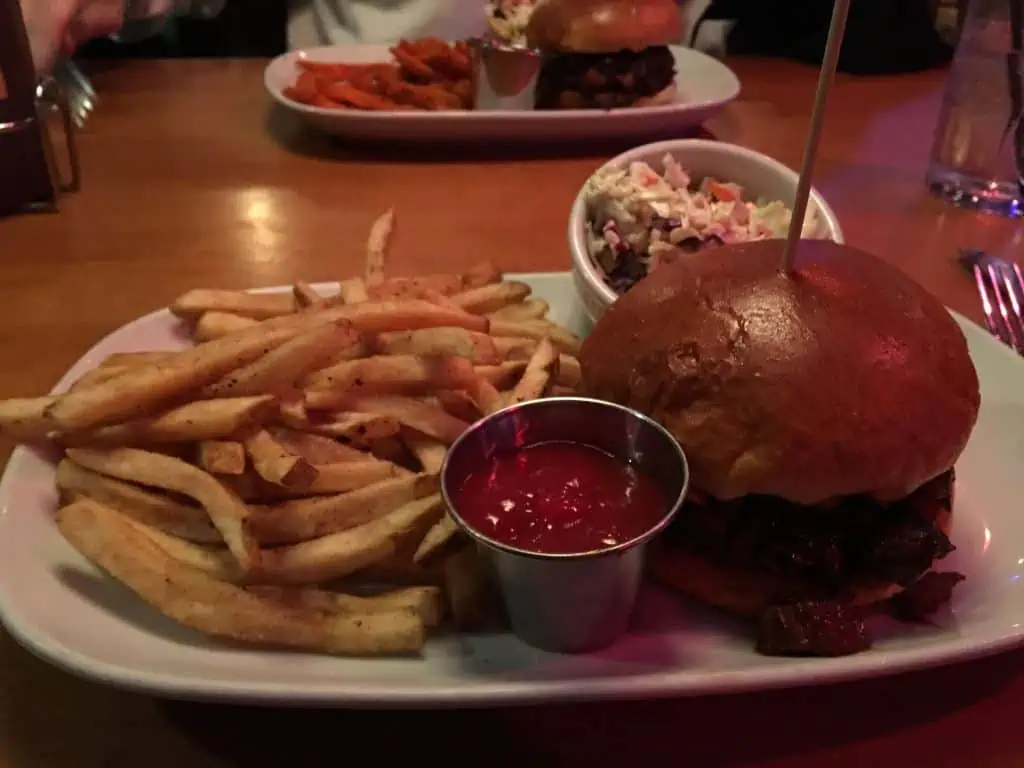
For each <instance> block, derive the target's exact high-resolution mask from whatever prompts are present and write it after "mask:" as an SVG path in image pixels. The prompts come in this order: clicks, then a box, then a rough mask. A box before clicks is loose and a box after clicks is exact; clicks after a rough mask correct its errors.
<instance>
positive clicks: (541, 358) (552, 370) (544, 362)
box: [509, 339, 559, 403]
mask: <svg viewBox="0 0 1024 768" xmlns="http://www.w3.org/2000/svg"><path fill="white" fill-rule="evenodd" d="M558 361H559V355H558V350H557V349H555V345H554V344H552V343H551V342H550V341H549V340H548V339H544V340H542V341H541V342H540V344H538V345H537V349H536V350H535V351H534V353H533V356H532V357H531V358H530V361H529V362H528V363H527V364H526V370H525V371H523V376H522V378H521V379H519V383H518V384H516V385H515V387H513V389H512V392H511V394H510V397H509V402H510V403H523V402H526V401H527V400H537V399H539V398H541V397H544V395H545V394H549V393H550V391H551V387H552V386H553V385H554V383H555V380H556V378H557V376H558Z"/></svg>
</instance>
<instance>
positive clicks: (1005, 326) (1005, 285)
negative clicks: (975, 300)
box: [974, 262, 1024, 354]
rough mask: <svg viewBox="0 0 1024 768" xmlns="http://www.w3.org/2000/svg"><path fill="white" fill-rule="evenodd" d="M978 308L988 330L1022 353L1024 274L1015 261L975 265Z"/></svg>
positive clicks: (1023, 351) (1023, 345) (1023, 346)
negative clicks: (980, 309) (1013, 262)
mask: <svg viewBox="0 0 1024 768" xmlns="http://www.w3.org/2000/svg"><path fill="white" fill-rule="evenodd" d="M974 280H975V282H977V284H978V295H979V296H981V307H982V310H983V311H984V313H985V324H986V325H987V326H988V329H989V331H990V332H991V333H992V335H993V336H995V337H996V338H997V339H999V340H1000V341H1002V342H1003V343H1004V344H1007V345H1008V346H1010V347H1012V348H1013V349H1014V350H1016V352H1017V353H1018V354H1024V316H1022V314H1021V312H1022V297H1024V277H1022V275H1021V271H1020V267H1018V266H1017V265H1016V264H1007V265H1006V266H1002V265H997V264H993V263H991V262H990V263H988V264H985V265H982V264H975V265H974Z"/></svg>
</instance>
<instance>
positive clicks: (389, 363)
mask: <svg viewBox="0 0 1024 768" xmlns="http://www.w3.org/2000/svg"><path fill="white" fill-rule="evenodd" d="M474 376H475V373H474V371H473V364H472V363H471V362H470V361H469V360H467V359H466V358H464V357H456V356H445V355H422V356H417V355H377V356H373V357H366V358H363V359H361V360H346V361H344V362H340V363H337V364H335V365H333V366H331V367H330V368H325V369H323V370H320V371H317V372H315V373H313V374H311V375H309V376H307V377H306V379H305V381H304V382H303V385H304V386H305V387H307V388H308V389H329V390H334V391H337V390H351V391H358V392H365V393H373V394H389V393H390V394H414V395H415V394H425V393H428V392H430V391H432V390H435V389H460V388H461V387H463V386H465V385H466V384H467V383H468V382H470V381H471V380H472V379H473V377H474ZM307 405H308V403H307Z"/></svg>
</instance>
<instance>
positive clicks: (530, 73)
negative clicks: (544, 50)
mask: <svg viewBox="0 0 1024 768" xmlns="http://www.w3.org/2000/svg"><path fill="white" fill-rule="evenodd" d="M470 50H471V51H472V54H473V89H474V102H473V104H474V108H475V109H477V110H492V111H494V110H532V109H533V108H534V102H535V101H536V89H537V76H538V75H539V74H540V68H541V64H542V63H543V57H542V55H541V53H540V52H539V51H535V50H532V49H530V48H524V47H522V46H515V45H509V44H508V43H504V42H502V41H500V40H490V39H487V38H475V39H473V40H471V41H470Z"/></svg>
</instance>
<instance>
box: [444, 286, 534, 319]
mask: <svg viewBox="0 0 1024 768" xmlns="http://www.w3.org/2000/svg"><path fill="white" fill-rule="evenodd" d="M530 291H531V289H530V286H528V285H527V284H526V283H519V282H507V283H489V284H488V285H483V286H481V287H479V288H470V289H469V290H468V291H463V292H462V293H457V294H455V295H454V296H452V297H451V298H452V303H453V304H455V306H457V307H460V308H461V309H464V310H466V311H467V312H474V313H476V314H487V313H488V312H495V311H497V310H499V309H501V308H503V307H507V306H509V305H510V304H517V303H519V302H521V301H523V300H524V299H525V298H526V297H527V296H529V295H530Z"/></svg>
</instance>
